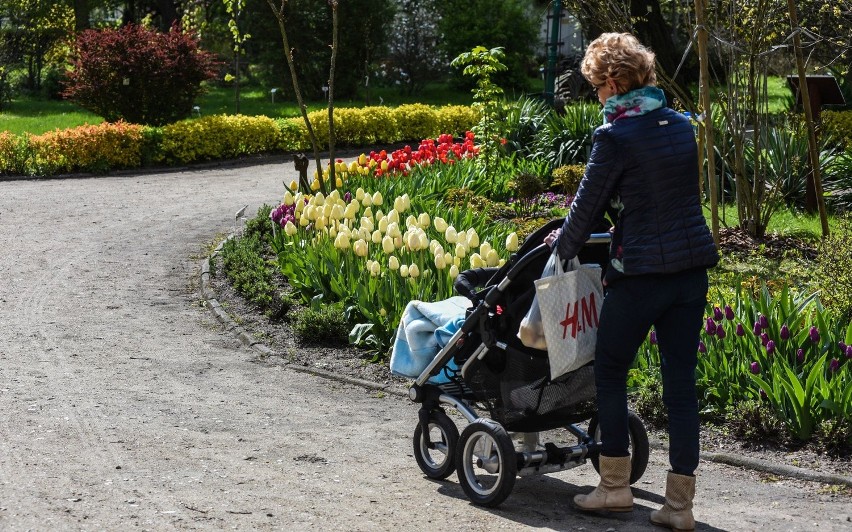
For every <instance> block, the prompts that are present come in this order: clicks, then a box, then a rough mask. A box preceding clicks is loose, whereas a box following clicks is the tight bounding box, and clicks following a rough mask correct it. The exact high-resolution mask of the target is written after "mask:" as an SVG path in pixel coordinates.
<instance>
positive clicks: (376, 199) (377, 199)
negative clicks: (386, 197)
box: [372, 190, 383, 205]
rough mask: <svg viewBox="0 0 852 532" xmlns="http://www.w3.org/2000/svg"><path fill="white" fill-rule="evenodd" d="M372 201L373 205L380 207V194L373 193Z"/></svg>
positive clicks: (377, 192)
mask: <svg viewBox="0 0 852 532" xmlns="http://www.w3.org/2000/svg"><path fill="white" fill-rule="evenodd" d="M372 200H373V205H381V204H382V201H383V198H382V193H381V192H379V191H378V190H377V191H376V192H374V193H373V198H372Z"/></svg>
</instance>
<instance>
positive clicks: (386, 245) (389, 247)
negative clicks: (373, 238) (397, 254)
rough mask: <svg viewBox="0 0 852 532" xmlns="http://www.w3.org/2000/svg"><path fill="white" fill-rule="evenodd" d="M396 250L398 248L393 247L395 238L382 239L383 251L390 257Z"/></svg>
mask: <svg viewBox="0 0 852 532" xmlns="http://www.w3.org/2000/svg"><path fill="white" fill-rule="evenodd" d="M394 250H396V247H395V246H394V245H393V238H391V237H389V236H386V237H384V238H383V239H382V251H384V252H385V253H387V254H388V255H390V254H391V253H393V252H394Z"/></svg>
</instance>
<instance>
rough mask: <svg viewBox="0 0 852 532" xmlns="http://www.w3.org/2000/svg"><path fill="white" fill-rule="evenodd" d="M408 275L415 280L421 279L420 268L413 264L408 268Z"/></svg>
mask: <svg viewBox="0 0 852 532" xmlns="http://www.w3.org/2000/svg"><path fill="white" fill-rule="evenodd" d="M408 275H410V276H411V277H414V278H417V277H420V267H418V266H417V265H416V264H412V265H411V266H409V267H408Z"/></svg>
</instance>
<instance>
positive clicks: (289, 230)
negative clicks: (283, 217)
mask: <svg viewBox="0 0 852 532" xmlns="http://www.w3.org/2000/svg"><path fill="white" fill-rule="evenodd" d="M296 231H297V229H296V226H295V225H294V224H293V222H287V223H286V224H285V225H284V233H285V234H286V235H287V236H293V235H295V234H296Z"/></svg>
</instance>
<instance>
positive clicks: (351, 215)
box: [343, 203, 358, 220]
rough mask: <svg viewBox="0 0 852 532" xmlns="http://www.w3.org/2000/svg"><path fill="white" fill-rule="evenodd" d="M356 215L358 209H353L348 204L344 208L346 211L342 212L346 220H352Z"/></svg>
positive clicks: (351, 205) (351, 204) (353, 207)
mask: <svg viewBox="0 0 852 532" xmlns="http://www.w3.org/2000/svg"><path fill="white" fill-rule="evenodd" d="M357 213H358V209H357V208H355V205H354V204H353V203H350V204H349V205H347V206H346V210H344V211H343V217H344V218H346V219H347V220H354V219H355V215H356V214H357Z"/></svg>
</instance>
